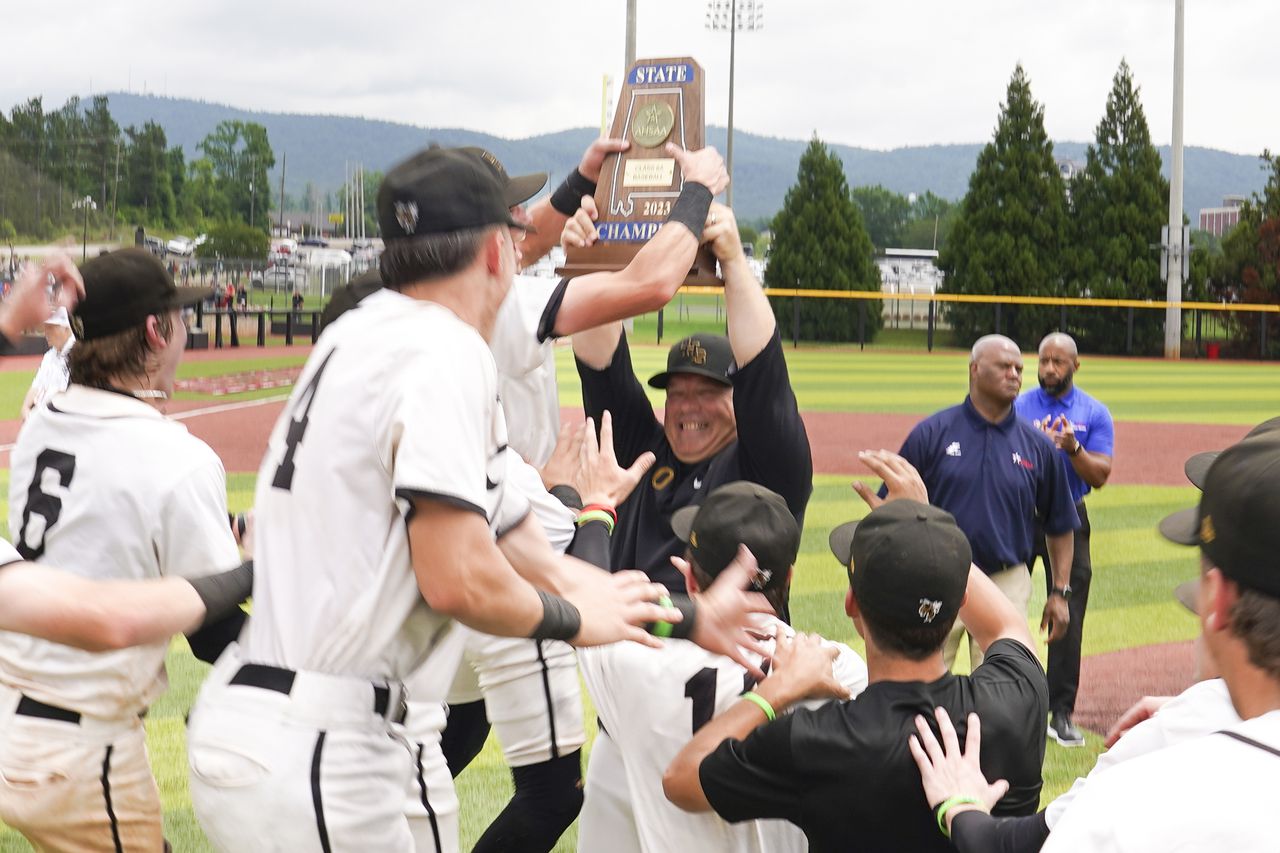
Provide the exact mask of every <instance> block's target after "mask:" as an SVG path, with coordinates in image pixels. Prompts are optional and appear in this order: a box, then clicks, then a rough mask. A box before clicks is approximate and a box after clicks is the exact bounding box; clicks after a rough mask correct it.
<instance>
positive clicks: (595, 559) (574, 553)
mask: <svg viewBox="0 0 1280 853" xmlns="http://www.w3.org/2000/svg"><path fill="white" fill-rule="evenodd" d="M565 553H566V554H568V555H569V556H570V557H577V558H578V559H579V560H585V561H586V562H588V563H590V564H591V565H593V566H598V567H599V568H602V569H604V570H605V571H606V572H607V571H610V562H609V528H608V527H607V526H606V525H605V523H604V522H603V521H588V522H587V523H586V524H584V525H582V526H581V527H579V528H578V529H577V530H575V531H574V533H573V541H572V542H570V543H569V548H568V550H567V551H565Z"/></svg>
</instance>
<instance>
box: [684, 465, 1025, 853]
mask: <svg viewBox="0 0 1280 853" xmlns="http://www.w3.org/2000/svg"><path fill="white" fill-rule="evenodd" d="M899 461H900V460H899ZM831 546H832V550H833V551H834V552H835V554H836V556H837V557H838V558H839V559H840V560H841V562H843V563H845V565H846V566H848V567H849V571H850V590H849V592H848V593H846V598H845V609H846V612H847V613H848V614H849V616H850V617H851V618H852V619H853V623H854V625H855V627H856V628H857V630H858V633H859V634H861V635H862V637H863V638H864V639H865V640H866V644H867V671H868V677H869V681H870V684H869V685H868V687H867V689H866V690H865V691H864V692H863V693H862V694H861V695H860V696H858V697H857V698H856V699H853V700H851V701H847V702H834V703H830V704H827V705H824V706H822V707H820V708H818V709H816V710H807V709H803V708H802V709H798V710H796V711H795V712H794V713H789V714H786V715H785V716H784V715H783V714H782V713H781V712H782V711H783V710H784V709H785V708H787V707H789V706H791V705H792V704H794V703H796V702H797V701H799V700H800V699H804V698H807V697H810V696H816V695H824V694H825V695H837V693H836V690H835V689H834V686H833V685H831V684H830V682H831V681H832V678H831V664H830V660H829V659H828V658H827V657H826V656H824V655H823V653H822V652H821V650H820V648H819V647H817V646H816V645H807V644H805V643H797V644H796V645H795V647H793V648H787V649H783V650H782V651H780V653H779V654H778V655H777V656H776V657H775V658H774V665H773V670H772V671H771V672H770V673H769V676H768V677H767V678H765V680H764V681H762V682H760V684H759V685H758V686H757V687H756V688H755V691H754V693H755V694H756V695H755V696H754V697H748V700H747V701H741V702H738V703H737V704H735V705H734V706H733V707H731V708H730V709H729V710H728V711H726V712H725V713H724V714H722V715H720V716H719V717H716V718H715V719H713V720H712V721H711V722H710V723H708V724H707V725H706V726H704V727H703V728H702V729H701V730H699V732H698V733H697V735H695V736H694V739H693V740H692V741H691V742H690V743H689V745H688V746H687V747H686V748H685V749H684V750H683V751H682V752H681V753H680V755H679V756H678V757H677V758H676V759H675V761H674V762H673V763H672V765H671V767H670V768H669V769H668V770H667V774H666V777H665V778H664V780H663V785H664V788H665V789H666V792H667V796H668V797H670V798H671V800H672V801H673V802H675V803H676V804H677V805H679V806H680V807H682V808H685V809H688V810H690V811H699V810H707V809H713V810H714V811H715V812H716V813H717V814H719V815H720V816H721V817H723V818H725V819H726V820H729V821H741V820H750V819H757V818H782V819H785V820H789V821H791V822H792V823H794V824H796V825H797V826H799V827H800V828H801V829H803V830H804V832H805V834H806V835H807V836H808V838H809V843H810V846H811V849H812V850H814V851H836V850H839V851H850V850H853V851H903V850H910V851H933V850H937V851H946V850H951V849H953V848H952V847H951V845H950V843H949V842H948V841H947V840H946V839H945V838H943V836H942V834H941V833H940V832H939V831H938V827H937V823H936V821H935V819H934V815H933V814H932V812H931V811H930V806H929V803H927V802H926V801H925V796H924V792H923V790H922V788H921V786H920V780H919V773H918V771H917V770H916V765H915V762H914V761H913V759H912V757H911V753H910V751H909V748H908V741H907V739H908V737H909V736H910V735H911V733H912V732H913V731H914V730H915V728H914V726H915V722H914V721H915V717H916V715H917V714H923V715H925V716H926V717H928V718H929V719H930V720H932V719H933V709H934V708H935V707H938V706H941V707H943V708H946V709H947V710H948V711H949V712H950V714H951V717H952V719H954V720H956V721H958V722H959V723H960V737H961V738H963V737H964V732H965V729H964V726H963V721H964V720H966V718H967V715H968V713H969V712H976V713H978V714H979V715H980V716H981V719H982V735H983V737H982V753H981V755H982V768H983V770H984V772H985V773H986V775H987V777H988V778H1004V779H1007V780H1008V781H1009V783H1010V788H1009V791H1008V793H1007V794H1006V795H1005V796H1004V798H1003V799H1002V800H1001V801H1000V802H999V803H998V804H997V806H996V808H995V810H994V812H993V813H994V814H997V815H1026V814H1032V813H1034V812H1035V810H1036V808H1037V806H1038V803H1039V799H1040V786H1041V778H1040V768H1041V764H1042V762H1043V759H1044V719H1045V714H1046V712H1047V706H1048V691H1047V687H1046V684H1045V677H1044V670H1043V669H1042V668H1041V667H1040V663H1039V661H1038V660H1037V659H1036V657H1035V655H1034V653H1033V652H1032V651H1031V643H1032V641H1031V635H1030V633H1029V631H1028V630H1027V623H1026V620H1025V618H1024V617H1023V616H1022V615H1021V614H1019V613H1018V612H1017V611H1016V610H1015V609H1014V608H1013V605H1012V604H1010V603H1009V601H1008V599H1007V598H1005V596H1004V595H1003V594H1002V593H1001V592H1000V591H999V590H998V589H997V588H996V587H995V586H994V585H993V584H992V583H991V581H990V580H989V579H988V578H987V577H986V575H984V574H983V573H982V572H981V571H980V570H978V569H977V568H976V567H972V566H971V563H970V557H971V551H970V548H969V543H968V541H967V540H966V538H965V536H964V534H963V533H962V532H961V531H960V529H959V528H958V527H956V524H955V520H954V519H953V518H952V517H951V515H950V514H948V513H946V512H944V511H942V510H940V509H937V508H935V507H931V506H928V505H926V504H922V503H917V502H915V501H911V500H895V501H891V502H889V503H887V504H885V505H883V506H881V507H879V508H878V509H875V510H873V511H872V512H871V514H870V515H868V516H867V517H866V518H865V519H863V520H862V521H861V522H857V523H850V524H846V525H843V526H842V527H839V528H836V530H834V531H833V532H832V534H831ZM966 590H967V591H966ZM957 615H960V616H963V618H964V619H965V620H966V623H967V624H968V625H969V628H970V630H971V631H972V632H973V633H974V635H975V636H976V637H977V639H978V641H979V643H980V644H981V646H982V647H983V649H984V650H985V651H986V658H985V660H984V662H983V663H982V664H981V665H980V666H979V667H977V669H975V670H974V672H973V674H972V675H968V676H963V675H961V676H957V675H952V674H950V673H949V672H948V671H947V669H946V667H945V666H944V665H943V661H942V642H943V639H944V638H945V637H946V635H947V632H948V631H949V630H950V628H951V624H952V623H953V622H954V621H955V619H956V617H957ZM773 715H776V720H774V721H772V722H766V718H768V719H772V717H773Z"/></svg>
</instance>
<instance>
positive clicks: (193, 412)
mask: <svg viewBox="0 0 1280 853" xmlns="http://www.w3.org/2000/svg"><path fill="white" fill-rule="evenodd" d="M288 399H289V395H288V394H276V395H275V396H273V397H261V398H259V399H257V400H244V401H241V402H239V403H221V404H219V405H217V406H206V407H205V408H203V409H190V410H189V411H186V412H178V413H177V414H176V415H169V419H170V420H174V421H185V420H186V419H188V418H198V417H200V416H201V415H219V414H222V413H223V412H235V411H239V410H240V409H252V408H254V407H256V406H265V405H267V404H268V403H279V402H282V401H284V400H288ZM16 446H17V445H16V444H0V453H8V452H9V451H10V450H13V448H14V447H16Z"/></svg>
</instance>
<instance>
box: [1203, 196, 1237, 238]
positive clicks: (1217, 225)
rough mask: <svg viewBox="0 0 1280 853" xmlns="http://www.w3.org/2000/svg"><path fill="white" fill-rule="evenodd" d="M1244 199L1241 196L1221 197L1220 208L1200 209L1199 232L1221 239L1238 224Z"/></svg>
mask: <svg viewBox="0 0 1280 853" xmlns="http://www.w3.org/2000/svg"><path fill="white" fill-rule="evenodd" d="M1245 201H1246V199H1245V197H1244V196H1242V195H1228V196H1223V197H1222V207H1202V208H1200V230H1201V231H1208V232H1209V233H1210V234H1212V235H1213V236H1215V237H1221V236H1222V235H1223V234H1226V233H1227V232H1228V231H1230V230H1231V229H1232V228H1235V227H1236V225H1237V224H1239V222H1240V208H1242V207H1244V203H1245Z"/></svg>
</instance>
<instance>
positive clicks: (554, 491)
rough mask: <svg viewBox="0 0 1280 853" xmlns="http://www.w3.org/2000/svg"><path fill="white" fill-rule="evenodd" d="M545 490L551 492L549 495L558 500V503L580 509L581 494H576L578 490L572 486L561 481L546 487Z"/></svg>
mask: <svg viewBox="0 0 1280 853" xmlns="http://www.w3.org/2000/svg"><path fill="white" fill-rule="evenodd" d="M547 491H548V492H550V493H551V497H553V498H555V499H556V500H558V501H560V503H562V504H564V505H565V506H567V507H568V508H569V509H573V510H580V509H582V496H581V495H579V494H578V490H577V489H575V488H574V487H573V486H569V485H565V484H563V483H562V484H560V485H558V486H552V487H551V488H549V489H547Z"/></svg>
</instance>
